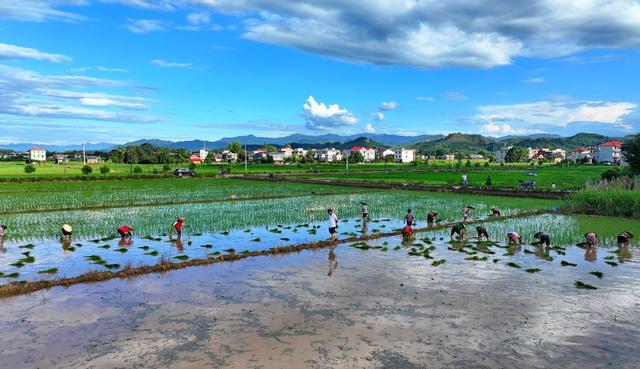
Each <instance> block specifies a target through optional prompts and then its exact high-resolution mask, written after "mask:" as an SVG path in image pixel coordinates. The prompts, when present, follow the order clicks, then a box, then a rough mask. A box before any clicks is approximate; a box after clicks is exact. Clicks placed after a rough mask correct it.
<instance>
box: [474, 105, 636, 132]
mask: <svg viewBox="0 0 640 369" xmlns="http://www.w3.org/2000/svg"><path fill="white" fill-rule="evenodd" d="M637 108H638V104H635V103H630V102H606V101H548V100H546V101H538V102H534V103H526V104H513V105H488V106H480V107H479V108H478V114H476V115H475V116H474V117H473V118H472V121H476V122H478V123H480V124H482V131H483V132H485V133H487V134H492V135H498V134H500V135H504V134H523V133H536V132H547V131H552V132H553V131H554V130H557V129H561V128H565V127H567V126H569V125H571V124H576V123H591V124H599V125H608V126H611V127H615V128H618V129H621V130H632V129H633V128H634V126H633V124H630V123H629V122H627V121H626V120H625V119H626V118H628V117H629V116H630V115H631V114H632V113H634V112H636V111H637Z"/></svg>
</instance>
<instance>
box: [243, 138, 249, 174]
mask: <svg viewBox="0 0 640 369" xmlns="http://www.w3.org/2000/svg"><path fill="white" fill-rule="evenodd" d="M247 173H248V169H247V144H244V174H247Z"/></svg>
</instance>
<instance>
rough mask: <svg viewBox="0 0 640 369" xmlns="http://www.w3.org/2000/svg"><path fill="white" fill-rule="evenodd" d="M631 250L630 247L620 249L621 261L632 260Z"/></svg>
mask: <svg viewBox="0 0 640 369" xmlns="http://www.w3.org/2000/svg"><path fill="white" fill-rule="evenodd" d="M631 256H632V255H631V250H630V249H629V245H624V246H621V247H620V248H619V249H618V257H619V258H620V259H624V260H629V259H631Z"/></svg>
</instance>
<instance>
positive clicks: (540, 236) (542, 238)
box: [533, 232, 551, 246]
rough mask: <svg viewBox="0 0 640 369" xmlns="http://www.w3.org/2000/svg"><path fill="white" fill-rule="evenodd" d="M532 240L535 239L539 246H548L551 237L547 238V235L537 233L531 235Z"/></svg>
mask: <svg viewBox="0 0 640 369" xmlns="http://www.w3.org/2000/svg"><path fill="white" fill-rule="evenodd" d="M533 238H535V239H537V240H538V243H539V244H540V245H546V246H549V244H550V243H551V236H549V234H548V233H545V232H538V233H536V234H534V235H533Z"/></svg>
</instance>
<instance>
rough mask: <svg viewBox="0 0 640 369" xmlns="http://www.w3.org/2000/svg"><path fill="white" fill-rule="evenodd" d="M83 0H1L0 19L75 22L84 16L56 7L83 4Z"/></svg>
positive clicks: (84, 2)
mask: <svg viewBox="0 0 640 369" xmlns="http://www.w3.org/2000/svg"><path fill="white" fill-rule="evenodd" d="M85 4H86V1H84V0H3V1H0V19H12V20H18V21H26V22H43V21H48V20H58V21H65V22H76V21H80V20H84V19H86V18H85V17H84V16H82V15H80V14H76V13H71V12H68V11H62V10H60V9H57V8H59V7H61V6H65V5H66V6H69V5H75V6H80V5H85Z"/></svg>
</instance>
